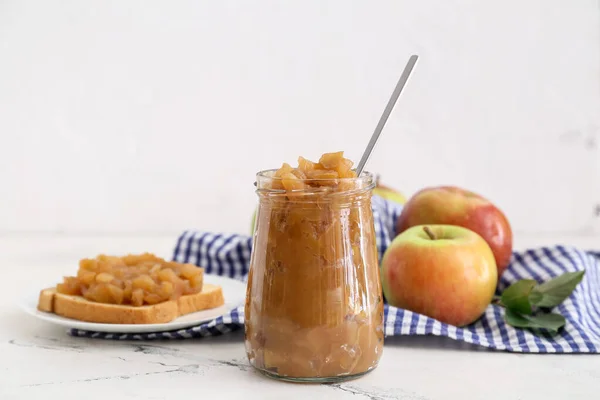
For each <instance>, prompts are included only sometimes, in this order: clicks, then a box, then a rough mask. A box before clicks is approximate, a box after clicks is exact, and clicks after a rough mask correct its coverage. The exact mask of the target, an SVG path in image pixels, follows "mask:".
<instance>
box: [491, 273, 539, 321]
mask: <svg viewBox="0 0 600 400" xmlns="http://www.w3.org/2000/svg"><path fill="white" fill-rule="evenodd" d="M536 283H537V282H536V281H534V280H533V279H522V280H520V281H517V282H515V283H513V284H512V285H510V286H509V287H507V288H506V289H504V292H502V296H501V297H500V300H501V301H502V304H504V306H505V307H506V308H510V309H511V310H513V311H516V312H518V313H521V314H531V304H529V294H530V293H531V289H533V287H534V286H535V285H536Z"/></svg>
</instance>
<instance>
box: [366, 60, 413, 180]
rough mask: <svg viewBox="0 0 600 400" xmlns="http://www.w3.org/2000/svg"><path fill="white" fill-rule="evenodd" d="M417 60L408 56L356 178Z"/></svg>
mask: <svg viewBox="0 0 600 400" xmlns="http://www.w3.org/2000/svg"><path fill="white" fill-rule="evenodd" d="M418 58H419V57H418V56H417V55H412V56H410V58H409V60H408V63H407V64H406V67H404V71H403V72H402V75H401V76H400V79H399V80H398V83H397V84H396V88H395V89H394V92H393V93H392V97H390V100H389V101H388V103H387V106H386V107H385V110H383V114H382V115H381V118H380V119H379V123H378V124H377V127H375V132H373V135H372V136H371V140H369V144H368V145H367V148H366V149H365V152H364V153H363V155H362V158H361V159H360V161H359V163H358V166H357V167H356V176H360V174H361V173H362V171H363V168H364V167H365V164H366V163H367V161H368V160H369V156H370V155H371V152H372V151H373V148H374V147H375V143H377V139H379V135H380V134H381V131H382V130H383V127H384V126H385V123H386V122H387V120H388V117H389V116H390V114H391V113H392V109H393V108H394V105H395V104H396V100H398V97H400V93H402V89H404V86H405V85H406V82H407V81H408V78H409V76H410V74H411V72H412V70H413V68H414V67H415V64H416V63H417V59H418Z"/></svg>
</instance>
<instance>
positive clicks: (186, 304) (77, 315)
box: [38, 283, 225, 324]
mask: <svg viewBox="0 0 600 400" xmlns="http://www.w3.org/2000/svg"><path fill="white" fill-rule="evenodd" d="M223 304H225V299H224V298H223V291H222V289H221V287H220V286H217V285H211V284H209V283H205V284H204V285H203V286H202V291H201V292H200V293H196V294H190V295H186V296H181V297H180V298H178V299H177V300H169V301H165V302H162V303H158V304H153V305H146V306H140V307H134V306H129V305H118V304H107V303H97V302H93V301H89V300H87V299H86V298H84V297H82V296H72V295H67V294H62V293H57V292H56V289H54V288H49V289H44V290H42V291H41V292H40V296H39V300H38V310H40V311H45V312H50V313H54V314H57V315H61V316H63V317H66V318H72V319H77V320H79V321H85V322H95V323H103V324H159V323H165V322H170V321H172V320H174V319H175V318H177V317H180V316H182V315H185V314H189V313H193V312H196V311H202V310H207V309H210V308H215V307H219V306H222V305H223Z"/></svg>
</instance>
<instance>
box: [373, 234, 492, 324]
mask: <svg viewBox="0 0 600 400" xmlns="http://www.w3.org/2000/svg"><path fill="white" fill-rule="evenodd" d="M381 279H382V286H383V293H384V295H385V298H386V300H387V302H388V304H390V305H392V306H394V307H399V308H403V309H405V310H410V311H414V312H416V313H419V314H423V315H426V316H429V317H431V318H435V319H437V320H438V321H441V322H445V323H448V324H451V325H454V326H465V325H468V324H470V323H472V322H474V321H475V320H477V319H478V318H479V317H480V316H481V315H482V314H483V313H484V312H485V309H486V307H487V306H488V305H489V304H490V302H491V300H492V297H493V296H494V292H495V289H496V285H497V283H498V272H497V268H496V261H495V260H494V255H493V254H492V250H491V249H490V246H489V245H488V244H487V242H486V241H485V240H484V239H483V238H482V237H481V236H479V235H478V234H477V233H475V232H473V231H471V230H469V229H467V228H463V227H460V226H456V225H418V226H414V227H411V228H409V229H407V230H406V231H404V232H403V233H402V234H400V235H398V236H396V237H395V238H394V240H393V241H392V243H391V244H390V246H389V247H388V248H387V250H386V252H385V254H384V256H383V259H382V262H381Z"/></svg>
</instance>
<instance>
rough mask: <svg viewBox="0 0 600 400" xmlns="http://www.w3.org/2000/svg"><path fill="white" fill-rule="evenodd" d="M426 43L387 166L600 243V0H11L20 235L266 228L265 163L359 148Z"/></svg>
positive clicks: (384, 149)
mask: <svg viewBox="0 0 600 400" xmlns="http://www.w3.org/2000/svg"><path fill="white" fill-rule="evenodd" d="M411 54H418V55H419V56H420V62H419V64H418V65H417V68H416V70H415V72H414V75H413V77H412V78H411V81H410V82H409V84H408V86H407V88H406V91H405V94H404V95H403V96H402V97H401V99H400V101H399V103H398V106H397V107H396V109H395V111H394V112H393V114H392V116H391V117H390V120H389V122H388V125H387V127H386V129H385V131H384V133H383V135H382V138H381V141H380V144H379V145H378V147H377V148H376V151H375V153H374V154H373V156H372V158H371V161H370V163H369V169H370V170H373V171H375V172H377V173H379V174H381V176H382V180H383V181H384V183H387V184H388V185H391V186H393V187H396V188H398V189H400V190H401V191H403V192H404V193H405V194H407V195H410V194H412V193H414V191H416V190H418V189H419V188H421V187H423V186H428V185H437V184H455V185H459V186H463V187H466V188H469V189H472V190H475V191H478V192H480V193H482V194H484V195H485V196H487V197H489V198H491V199H492V200H493V201H495V202H496V203H497V204H498V205H499V206H500V207H501V208H502V209H503V210H504V211H505V212H506V214H507V215H508V217H509V218H510V220H511V222H512V225H513V228H514V230H515V231H516V232H517V235H518V234H536V233H547V234H560V235H567V236H569V235H573V236H593V235H600V217H599V216H596V215H595V208H596V207H598V205H600V7H599V3H598V1H597V0H574V1H569V2H567V1H564V0H552V1H549V0H539V1H533V0H527V1H516V0H510V1H509V0H503V1H496V0H495V1H485V2H484V1H457V0H453V1H448V0H437V1H420V2H416V1H398V0H395V1H361V2H358V1H322V0H321V1H316V0H314V1H286V2H282V1H242V0H239V1H212V2H208V1H197V0H194V1H192V0H190V1H168V2H167V1H162V2H160V1H89V0H88V1H76V0H73V1H59V2H45V1H17V0H0V191H1V195H0V234H21V233H42V234H47V233H51V234H52V233H61V234H72V235H87V234H117V233H118V234H135V235H154V234H157V235H158V234H160V235H165V234H166V235H170V234H173V235H177V234H178V233H179V232H180V231H181V230H183V229H188V228H197V229H206V230H213V231H228V232H229V231H237V232H242V233H246V232H247V231H248V229H249V224H250V216H251V214H252V210H253V207H254V205H255V202H256V198H255V194H254V193H253V186H252V183H253V181H254V173H255V172H256V171H257V170H260V169H264V168H272V167H277V166H279V165H280V164H281V162H283V161H286V162H290V163H294V162H295V160H296V158H297V157H298V156H299V155H303V156H306V157H310V158H317V157H318V156H319V155H320V154H321V153H323V152H326V151H337V150H345V151H346V155H347V156H349V157H351V158H353V159H354V160H358V159H359V158H360V154H361V152H362V149H363V148H364V146H365V145H366V143H367V141H368V137H369V136H370V134H371V132H372V130H373V128H374V126H375V124H376V123H377V119H378V118H379V116H380V114H381V112H382V110H383V108H384V106H385V103H386V101H387V99H388V97H389V95H390V93H391V91H392V89H393V86H394V85H395V83H396V81H397V79H398V77H399V74H400V72H401V70H402V68H403V67H404V64H405V63H406V61H407V59H408V57H409V56H410V55H411ZM599 213H600V212H599Z"/></svg>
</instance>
